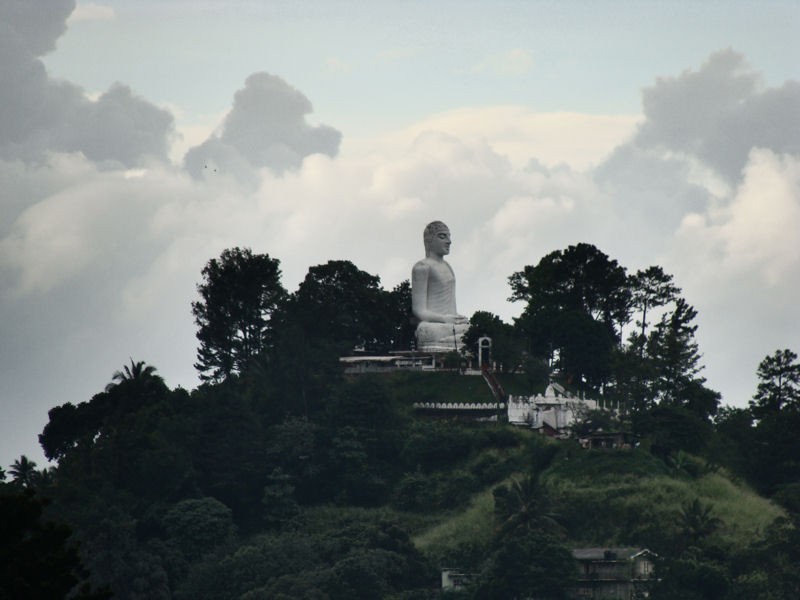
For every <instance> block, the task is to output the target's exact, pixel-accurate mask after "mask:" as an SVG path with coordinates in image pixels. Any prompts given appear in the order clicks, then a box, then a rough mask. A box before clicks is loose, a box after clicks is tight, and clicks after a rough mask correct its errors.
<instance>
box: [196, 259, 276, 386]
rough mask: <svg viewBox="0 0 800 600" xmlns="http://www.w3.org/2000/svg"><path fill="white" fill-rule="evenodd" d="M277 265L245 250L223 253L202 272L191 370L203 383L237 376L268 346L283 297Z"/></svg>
mask: <svg viewBox="0 0 800 600" xmlns="http://www.w3.org/2000/svg"><path fill="white" fill-rule="evenodd" d="M279 267H280V261H278V260H277V259H274V258H270V257H269V255H267V254H253V252H252V251H251V250H250V249H249V248H230V249H227V250H224V251H223V252H222V254H221V255H220V257H219V259H216V258H213V259H211V260H210V261H208V263H207V264H206V266H205V268H203V271H202V274H203V283H201V284H199V285H198V286H197V291H198V292H199V293H200V297H201V299H200V300H198V301H196V302H193V303H192V314H193V315H194V318H195V323H196V324H197V326H198V331H197V339H198V340H199V341H200V347H199V348H198V350H197V363H196V364H195V368H197V370H198V371H199V372H200V378H201V379H203V380H204V381H209V380H212V381H221V380H223V379H225V378H226V377H228V376H229V375H231V373H239V372H241V371H242V370H243V369H244V368H245V367H246V366H247V365H248V363H249V362H250V361H251V359H253V357H255V356H256V355H257V354H259V353H260V352H262V351H263V350H265V349H266V348H267V347H269V345H270V343H271V334H272V327H271V316H272V314H273V312H274V311H275V310H276V308H277V307H278V306H279V305H280V304H281V303H282V302H283V300H284V298H285V297H286V290H285V289H284V288H283V286H282V285H281V282H280V276H281V271H280V268H279Z"/></svg>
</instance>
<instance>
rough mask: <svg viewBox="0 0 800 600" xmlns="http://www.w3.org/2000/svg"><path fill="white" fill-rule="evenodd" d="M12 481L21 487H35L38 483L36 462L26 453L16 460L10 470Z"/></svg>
mask: <svg viewBox="0 0 800 600" xmlns="http://www.w3.org/2000/svg"><path fill="white" fill-rule="evenodd" d="M8 472H9V473H10V474H11V482H12V483H13V484H14V485H16V486H18V487H21V488H33V487H34V485H35V483H36V476H37V471H36V463H35V462H33V461H32V460H30V459H29V458H28V457H27V456H25V455H24V454H23V455H22V456H20V457H19V459H17V460H15V461H14V462H13V464H12V465H11V468H10V469H9V470H8Z"/></svg>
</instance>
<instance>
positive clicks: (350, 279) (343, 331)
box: [287, 260, 400, 352]
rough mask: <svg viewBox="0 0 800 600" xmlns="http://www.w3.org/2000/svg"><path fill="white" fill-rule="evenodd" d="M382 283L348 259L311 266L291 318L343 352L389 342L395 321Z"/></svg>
mask: <svg viewBox="0 0 800 600" xmlns="http://www.w3.org/2000/svg"><path fill="white" fill-rule="evenodd" d="M380 282H381V280H380V277H378V276H376V275H370V274H369V273H367V272H365V271H362V270H360V269H359V268H358V267H356V266H355V265H354V264H353V263H351V262H350V261H347V260H331V261H328V262H327V263H325V264H324V265H317V266H314V267H311V268H309V270H308V273H307V274H306V276H305V278H304V279H303V281H302V282H301V283H300V286H299V287H298V289H297V291H296V292H295V293H294V294H293V296H292V301H291V303H290V304H289V305H288V311H287V312H288V315H287V316H288V319H289V320H290V321H292V322H293V323H294V324H295V325H298V326H299V327H300V329H302V330H303V332H304V335H305V336H306V337H313V338H318V339H324V340H329V341H331V342H333V343H334V344H335V345H336V346H337V347H338V348H339V350H340V351H341V352H346V351H350V350H352V349H353V347H354V346H360V345H366V346H370V345H375V344H386V343H388V342H390V340H391V338H392V335H393V328H394V322H393V320H392V318H391V317H390V315H389V314H388V308H389V307H387V304H386V302H385V300H386V296H385V292H384V291H383V288H381V285H380ZM398 293H400V292H398Z"/></svg>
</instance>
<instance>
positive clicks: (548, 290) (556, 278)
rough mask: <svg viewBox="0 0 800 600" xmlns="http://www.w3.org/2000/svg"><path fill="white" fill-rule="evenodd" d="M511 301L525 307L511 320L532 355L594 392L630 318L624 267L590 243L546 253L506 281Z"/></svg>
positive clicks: (608, 372) (608, 370)
mask: <svg viewBox="0 0 800 600" xmlns="http://www.w3.org/2000/svg"><path fill="white" fill-rule="evenodd" d="M509 284H510V285H511V290H512V294H511V298H510V299H511V300H512V301H519V300H521V301H525V302H527V306H526V307H525V310H524V311H523V314H522V315H521V316H520V318H519V319H517V320H516V323H515V324H516V327H517V329H518V330H519V331H520V332H521V333H522V334H523V335H524V336H525V338H527V340H528V342H529V346H528V349H529V351H530V352H531V353H532V354H533V355H534V356H538V357H541V358H544V359H548V360H551V361H555V363H556V364H555V365H554V366H555V367H556V368H557V369H558V370H559V371H561V375H562V377H563V378H564V379H565V380H567V381H570V380H571V381H573V382H575V383H576V384H577V385H581V384H582V383H584V382H585V383H586V384H588V385H589V386H591V387H594V388H597V387H599V386H601V385H603V384H604V383H605V382H606V381H607V380H608V379H609V377H610V375H611V360H612V353H613V351H614V348H615V347H616V346H617V345H618V343H619V340H620V336H621V331H622V328H623V326H624V325H625V324H627V322H628V320H629V318H630V306H631V292H630V287H629V281H628V277H627V275H626V274H625V269H624V268H623V267H622V266H620V265H619V264H618V263H617V261H615V260H612V259H610V258H609V257H608V256H607V255H606V254H604V253H603V252H601V251H600V250H598V249H597V248H596V247H595V246H593V245H591V244H584V243H581V244H577V245H576V246H569V247H568V248H567V249H566V250H563V251H561V250H558V251H555V252H551V253H550V254H548V255H547V256H545V257H544V258H542V259H541V260H540V261H539V263H538V264H537V265H536V266H526V267H525V268H524V269H523V270H522V271H518V272H516V273H514V274H513V275H511V277H510V278H509Z"/></svg>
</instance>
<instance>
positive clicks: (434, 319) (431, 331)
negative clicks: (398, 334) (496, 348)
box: [411, 221, 469, 352]
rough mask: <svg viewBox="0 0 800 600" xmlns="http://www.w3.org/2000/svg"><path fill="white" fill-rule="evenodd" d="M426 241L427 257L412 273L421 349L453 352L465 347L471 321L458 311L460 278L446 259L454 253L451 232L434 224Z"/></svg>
mask: <svg viewBox="0 0 800 600" xmlns="http://www.w3.org/2000/svg"><path fill="white" fill-rule="evenodd" d="M422 238H423V241H424V243H425V258H423V259H422V260H421V261H419V262H418V263H417V264H415V265H414V268H413V269H412V270H411V312H412V313H413V314H414V317H416V318H417V319H418V320H419V325H417V333H416V337H417V349H418V350H420V351H422V352H450V351H452V350H456V349H460V348H461V346H462V337H463V335H464V332H465V331H466V330H467V327H469V319H467V317H465V316H463V315H460V314H458V311H456V276H455V273H453V269H452V267H451V266H450V264H449V263H448V262H447V261H446V260H444V256H445V254H450V230H449V229H448V228H447V225H445V224H444V223H442V222H441V221H433V222H432V223H428V225H427V227H425V231H424V233H423V234H422Z"/></svg>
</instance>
